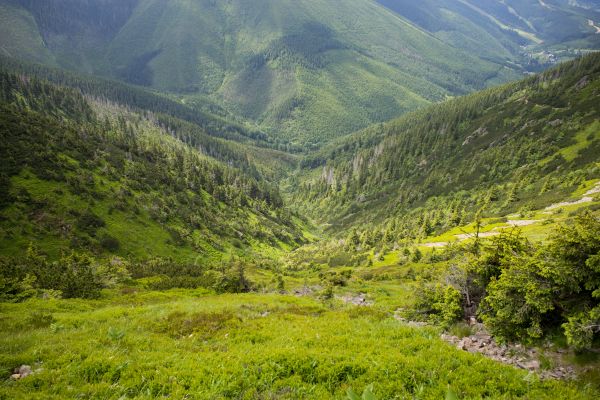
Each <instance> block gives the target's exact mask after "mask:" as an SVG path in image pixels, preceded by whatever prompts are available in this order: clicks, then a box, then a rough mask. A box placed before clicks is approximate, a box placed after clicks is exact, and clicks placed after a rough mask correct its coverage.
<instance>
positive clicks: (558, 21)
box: [378, 0, 600, 68]
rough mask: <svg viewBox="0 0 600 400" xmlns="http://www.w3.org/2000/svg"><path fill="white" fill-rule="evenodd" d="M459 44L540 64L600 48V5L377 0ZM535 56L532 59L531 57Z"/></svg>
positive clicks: (558, 1)
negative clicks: (599, 27) (597, 27)
mask: <svg viewBox="0 0 600 400" xmlns="http://www.w3.org/2000/svg"><path fill="white" fill-rule="evenodd" d="M378 2H379V3H380V4H382V5H383V6H385V7H387V8H389V9H390V10H392V11H393V12H396V13H397V14H399V15H402V16H404V17H405V18H407V19H409V20H410V21H411V22H413V23H415V24H416V25H418V26H419V27H421V28H423V29H424V30H426V31H428V32H431V33H432V34H433V35H435V36H436V37H438V38H439V39H440V40H443V41H444V42H446V43H449V44H451V45H453V46H455V47H458V48H461V49H465V50H467V51H469V52H471V53H473V54H479V55H481V56H483V57H486V58H489V59H494V60H499V59H506V58H509V59H511V60H513V61H514V62H517V63H522V64H523V63H527V62H528V61H529V63H530V65H529V68H536V67H539V64H542V65H543V64H545V63H548V62H556V61H559V60H564V59H568V58H569V57H573V56H575V55H578V54H581V53H582V52H586V51H590V50H595V49H600V34H599V32H600V30H598V29H596V27H595V25H600V24H598V23H596V22H597V21H600V9H599V8H598V4H597V3H594V2H574V1H568V0H548V1H540V0H524V1H523V0H515V1H512V0H507V1H496V0H483V1H472V0H442V1H429V0H425V1H419V2H414V1H408V0H378ZM547 52H549V53H550V54H547ZM528 58H532V60H528Z"/></svg>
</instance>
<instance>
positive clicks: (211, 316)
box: [0, 288, 598, 399]
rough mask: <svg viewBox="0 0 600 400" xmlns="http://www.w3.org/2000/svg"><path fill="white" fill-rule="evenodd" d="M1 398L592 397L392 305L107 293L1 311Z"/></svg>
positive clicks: (248, 296)
mask: <svg viewBox="0 0 600 400" xmlns="http://www.w3.org/2000/svg"><path fill="white" fill-rule="evenodd" d="M0 310H1V315H2V317H1V318H2V324H1V326H2V328H1V333H2V339H0V345H1V347H2V348H3V352H2V355H1V358H0V369H1V370H3V371H5V372H6V371H8V370H10V369H11V368H14V366H15V365H21V364H28V365H31V366H33V368H34V370H35V371H36V372H35V373H34V374H33V375H31V376H29V377H27V378H25V379H22V380H20V381H12V380H9V379H4V380H2V383H1V384H0V398H3V399H65V398H78V399H126V398H131V399H134V398H135V399H151V398H181V399H183V398H187V399H245V398H248V399H250V398H264V399H268V398H279V399H301V398H304V399H343V398H345V397H346V392H347V389H349V388H352V389H354V390H355V391H356V392H362V390H363V389H364V388H365V387H367V386H368V385H371V384H373V387H374V393H375V394H376V396H377V398H380V399H413V398H414V399H441V398H444V397H445V396H446V395H447V393H449V391H451V392H453V393H455V394H456V395H457V396H458V398H461V399H475V398H504V399H513V398H525V399H574V398H578V399H593V398H597V395H598V392H597V389H596V388H594V387H592V386H589V385H588V386H583V387H582V386H581V384H580V383H578V382H558V381H546V382H540V381H539V380H538V379H537V378H536V377H535V376H534V375H528V373H527V372H525V371H522V370H517V369H514V368H512V367H508V366H503V365H500V364H498V363H496V362H494V361H491V360H488V359H485V358H484V357H482V356H476V355H472V354H469V353H466V352H462V351H459V350H456V349H454V348H453V347H452V346H450V345H448V344H446V343H444V342H442V341H441V340H440V339H438V335H439V330H438V329H436V328H413V327H409V326H406V325H404V324H402V323H401V322H398V321H396V320H395V319H394V318H392V315H391V313H390V312H389V310H386V309H385V307H373V308H363V307H360V308H359V307H355V306H347V305H342V304H341V303H338V302H336V301H327V302H322V301H318V300H316V299H313V298H299V297H294V296H290V295H279V294H258V293H257V294H246V295H219V296H215V295H212V294H210V293H206V292H203V291H181V290H178V291H167V292H163V293H157V292H148V291H145V290H143V289H135V288H129V289H127V290H126V291H125V290H123V291H121V292H115V291H106V292H104V293H103V296H102V299H100V300H96V301H81V300H49V301H44V300H31V301H28V302H25V303H21V304H2V305H0Z"/></svg>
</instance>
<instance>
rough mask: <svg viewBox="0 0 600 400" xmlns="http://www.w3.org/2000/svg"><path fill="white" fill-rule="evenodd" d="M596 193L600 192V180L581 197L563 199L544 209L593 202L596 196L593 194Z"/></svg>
mask: <svg viewBox="0 0 600 400" xmlns="http://www.w3.org/2000/svg"><path fill="white" fill-rule="evenodd" d="M596 193H600V182H598V183H596V186H594V187H593V188H591V189H590V190H588V191H587V192H585V193H584V194H583V197H582V198H581V199H579V200H575V201H563V202H562V203H556V204H552V205H550V206H548V207H546V208H545V209H544V211H552V210H555V209H557V208H561V207H566V206H573V205H577V204H584V203H591V202H592V201H594V198H593V197H592V196H593V195H594V194H596Z"/></svg>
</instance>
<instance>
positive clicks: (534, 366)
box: [525, 360, 540, 371]
mask: <svg viewBox="0 0 600 400" xmlns="http://www.w3.org/2000/svg"><path fill="white" fill-rule="evenodd" d="M525 368H526V369H528V370H530V371H537V370H538V369H540V362H539V361H537V360H531V361H529V362H527V363H525Z"/></svg>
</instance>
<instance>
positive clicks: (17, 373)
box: [10, 365, 33, 381]
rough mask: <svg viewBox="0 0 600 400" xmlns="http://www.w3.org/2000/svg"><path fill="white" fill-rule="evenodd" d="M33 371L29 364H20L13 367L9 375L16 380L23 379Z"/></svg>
mask: <svg viewBox="0 0 600 400" xmlns="http://www.w3.org/2000/svg"><path fill="white" fill-rule="evenodd" d="M32 373H33V370H32V369H31V367H30V366H29V365H21V366H20V367H18V368H15V369H14V371H13V374H12V375H11V376H10V378H11V379H13V380H15V381H18V380H19V379H23V378H26V377H28V376H29V375H31V374H32Z"/></svg>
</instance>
